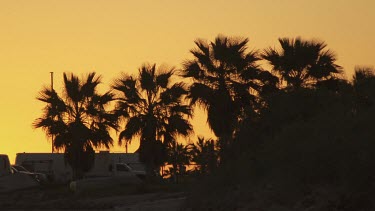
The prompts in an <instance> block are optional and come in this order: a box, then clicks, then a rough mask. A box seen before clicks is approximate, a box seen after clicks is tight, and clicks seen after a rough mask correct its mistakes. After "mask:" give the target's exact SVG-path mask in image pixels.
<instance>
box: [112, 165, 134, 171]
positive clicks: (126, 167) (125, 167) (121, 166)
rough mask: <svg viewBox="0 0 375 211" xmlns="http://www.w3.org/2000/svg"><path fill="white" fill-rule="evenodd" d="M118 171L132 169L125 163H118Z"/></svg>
mask: <svg viewBox="0 0 375 211" xmlns="http://www.w3.org/2000/svg"><path fill="white" fill-rule="evenodd" d="M116 168H117V169H116V170H117V171H131V170H132V169H131V168H130V167H129V166H128V165H126V164H125V163H121V164H119V163H118V164H116Z"/></svg>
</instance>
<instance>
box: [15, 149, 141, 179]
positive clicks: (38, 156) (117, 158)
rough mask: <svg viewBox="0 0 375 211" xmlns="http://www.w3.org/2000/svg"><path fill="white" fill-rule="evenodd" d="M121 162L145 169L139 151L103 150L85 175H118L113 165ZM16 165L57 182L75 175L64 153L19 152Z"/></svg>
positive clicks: (137, 168) (133, 167) (137, 169)
mask: <svg viewBox="0 0 375 211" xmlns="http://www.w3.org/2000/svg"><path fill="white" fill-rule="evenodd" d="M119 163H124V164H127V165H129V166H130V167H131V168H132V169H134V171H136V172H144V171H145V167H144V165H143V164H142V163H141V162H140V161H139V155H138V153H109V151H101V152H99V153H95V162H94V166H93V167H92V169H91V170H90V171H89V172H87V173H86V174H85V175H86V176H89V177H95V176H113V175H116V174H117V171H116V170H117V168H113V169H111V166H116V167H117V166H118V165H117V164H119ZM16 165H21V166H23V167H25V168H26V169H28V170H30V171H33V172H39V173H44V174H47V175H48V176H49V178H50V179H51V180H52V181H54V182H57V183H67V182H69V181H71V180H72V177H73V171H72V168H71V167H70V165H69V164H67V163H66V162H65V160H64V154H63V153H18V154H17V156H16ZM118 173H121V172H118Z"/></svg>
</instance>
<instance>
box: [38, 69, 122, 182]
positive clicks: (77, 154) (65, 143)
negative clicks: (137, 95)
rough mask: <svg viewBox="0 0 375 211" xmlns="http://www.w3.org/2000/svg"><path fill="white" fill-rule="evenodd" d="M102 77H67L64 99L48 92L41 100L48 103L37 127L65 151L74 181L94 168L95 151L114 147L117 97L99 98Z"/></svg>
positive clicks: (48, 90)
mask: <svg viewBox="0 0 375 211" xmlns="http://www.w3.org/2000/svg"><path fill="white" fill-rule="evenodd" d="M100 83H101V78H100V76H97V75H96V74H95V73H90V74H88V75H87V77H86V78H83V79H79V78H78V77H77V76H75V75H74V74H70V75H68V74H66V73H64V89H63V92H62V95H61V96H60V95H59V94H58V93H57V92H55V90H51V89H50V88H44V89H43V90H42V91H41V92H40V95H39V97H38V98H37V99H38V100H40V101H42V102H44V103H46V104H47V105H46V106H45V108H44V113H43V115H42V117H40V118H38V119H36V120H35V121H34V123H33V126H34V127H35V128H42V129H43V130H44V131H45V132H46V134H47V136H48V137H53V138H54V141H53V147H54V148H55V149H57V150H64V152H65V158H66V159H65V160H66V161H67V162H68V163H69V164H70V165H71V166H72V168H73V173H74V175H73V176H74V178H80V177H82V175H83V171H87V170H89V169H90V168H91V166H92V164H93V161H94V153H95V151H94V150H93V148H94V147H106V148H107V149H108V148H109V147H110V146H111V145H112V144H113V140H112V138H111V136H110V135H109V132H108V130H109V129H110V128H114V129H116V128H117V117H116V116H115V115H114V114H112V113H111V112H109V111H108V110H107V106H108V105H109V104H110V103H111V102H112V101H113V94H112V93H111V92H106V93H104V94H99V93H98V92H97V86H98V85H99V84H100Z"/></svg>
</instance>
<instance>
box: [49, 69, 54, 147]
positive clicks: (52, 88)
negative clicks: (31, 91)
mask: <svg viewBox="0 0 375 211" xmlns="http://www.w3.org/2000/svg"><path fill="white" fill-rule="evenodd" d="M49 73H50V74H51V91H53V72H49ZM51 138H52V143H51V148H52V153H53V141H54V137H53V135H52V136H51Z"/></svg>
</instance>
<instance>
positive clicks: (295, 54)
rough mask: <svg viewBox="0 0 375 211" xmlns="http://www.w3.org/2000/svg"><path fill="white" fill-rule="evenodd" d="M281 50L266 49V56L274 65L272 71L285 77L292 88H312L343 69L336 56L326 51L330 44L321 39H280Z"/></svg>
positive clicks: (264, 54) (334, 76) (333, 76)
mask: <svg viewBox="0 0 375 211" xmlns="http://www.w3.org/2000/svg"><path fill="white" fill-rule="evenodd" d="M279 43H280V45H281V50H280V51H278V50H276V49H274V48H269V49H266V50H265V51H264V52H263V54H262V58H263V59H265V60H267V61H268V62H269V64H270V65H271V66H272V70H273V71H274V72H276V73H278V75H279V76H281V78H282V80H283V82H285V83H286V85H287V86H288V87H291V88H299V87H311V86H315V85H316V83H318V82H321V81H327V80H331V79H334V78H336V77H337V76H339V75H340V73H341V72H342V68H341V67H340V66H339V65H337V64H336V63H335V62H336V56H335V54H334V53H333V52H332V51H330V50H325V48H326V46H327V45H326V44H325V43H324V42H318V41H314V40H311V41H306V40H302V39H301V38H299V37H297V38H296V39H289V38H280V39H279Z"/></svg>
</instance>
